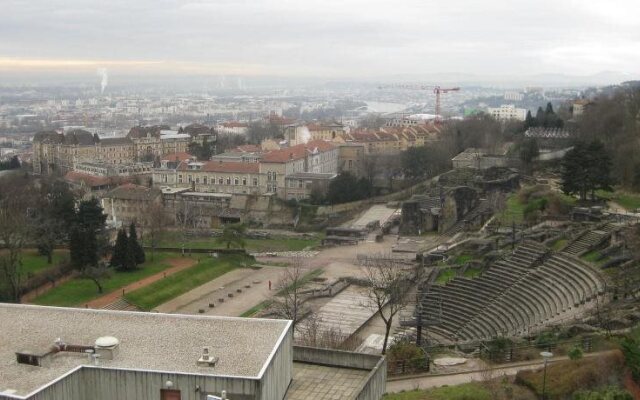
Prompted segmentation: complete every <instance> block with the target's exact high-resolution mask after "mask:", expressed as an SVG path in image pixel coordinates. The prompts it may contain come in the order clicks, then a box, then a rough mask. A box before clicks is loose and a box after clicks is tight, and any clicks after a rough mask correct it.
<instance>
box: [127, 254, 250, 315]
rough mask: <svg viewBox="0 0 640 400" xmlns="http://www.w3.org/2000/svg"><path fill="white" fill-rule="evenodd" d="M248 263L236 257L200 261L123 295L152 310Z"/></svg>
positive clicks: (244, 259) (132, 301) (246, 260)
mask: <svg viewBox="0 0 640 400" xmlns="http://www.w3.org/2000/svg"><path fill="white" fill-rule="evenodd" d="M248 262H249V259H248V258H247V257H243V256H238V255H231V256H221V257H219V258H206V259H202V260H200V262H198V263H197V264H196V265H194V266H193V267H191V268H188V269H185V270H183V271H180V272H178V273H175V274H173V275H170V276H168V277H166V278H164V279H161V280H159V281H156V282H154V283H152V284H151V285H149V286H146V287H143V288H140V289H138V290H134V291H133V292H131V293H127V294H125V298H126V299H127V300H128V301H130V302H131V303H133V304H135V305H136V306H138V307H140V308H142V309H143V310H152V309H153V308H155V307H157V306H159V305H160V304H163V303H166V302H167V301H169V300H171V299H174V298H176V297H178V296H180V295H182V294H184V293H186V292H188V291H190V290H191V289H194V288H196V287H198V286H200V285H203V284H205V283H207V282H209V281H211V280H213V279H215V278H217V277H219V276H222V275H224V274H226V273H227V272H229V271H231V270H234V269H236V268H238V267H240V266H241V265H243V264H246V263H248Z"/></svg>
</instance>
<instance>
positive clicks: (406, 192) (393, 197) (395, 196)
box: [316, 178, 435, 216]
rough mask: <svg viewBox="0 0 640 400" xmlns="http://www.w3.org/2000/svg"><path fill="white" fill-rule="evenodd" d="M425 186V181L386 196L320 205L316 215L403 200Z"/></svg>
mask: <svg viewBox="0 0 640 400" xmlns="http://www.w3.org/2000/svg"><path fill="white" fill-rule="evenodd" d="M434 179H435V178H434ZM424 187H425V183H424V182H421V183H418V184H417V185H414V186H411V187H408V188H406V189H403V190H400V191H398V192H393V193H389V194H386V195H384V196H377V197H372V198H370V199H366V200H358V201H352V202H351V203H342V204H335V205H332V206H320V207H318V210H317V211H316V215H318V216H323V215H329V214H336V213H340V212H346V211H352V210H356V209H358V208H360V207H363V206H365V205H367V204H372V203H386V202H388V201H397V200H403V199H406V198H408V197H411V195H413V194H414V193H418V192H419V191H422V190H423V189H424Z"/></svg>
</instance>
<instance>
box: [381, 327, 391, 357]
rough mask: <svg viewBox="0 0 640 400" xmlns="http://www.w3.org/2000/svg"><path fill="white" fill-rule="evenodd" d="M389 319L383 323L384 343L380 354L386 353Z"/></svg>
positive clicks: (389, 330)
mask: <svg viewBox="0 0 640 400" xmlns="http://www.w3.org/2000/svg"><path fill="white" fill-rule="evenodd" d="M391 321H392V319H389V321H388V322H386V323H385V326H384V344H383V345H382V354H383V355H384V354H387V344H388V343H389V333H391Z"/></svg>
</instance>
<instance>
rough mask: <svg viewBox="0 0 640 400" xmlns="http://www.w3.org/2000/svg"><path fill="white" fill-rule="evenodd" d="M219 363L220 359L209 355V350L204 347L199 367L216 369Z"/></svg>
mask: <svg viewBox="0 0 640 400" xmlns="http://www.w3.org/2000/svg"><path fill="white" fill-rule="evenodd" d="M217 362H218V357H213V356H211V354H210V353H209V348H208V347H203V348H202V354H201V355H200V358H199V359H198V365H199V366H201V367H215V366H216V363H217Z"/></svg>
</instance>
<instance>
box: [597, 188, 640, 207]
mask: <svg viewBox="0 0 640 400" xmlns="http://www.w3.org/2000/svg"><path fill="white" fill-rule="evenodd" d="M597 195H598V196H599V197H601V198H603V199H607V200H612V201H615V202H616V203H618V204H620V205H621V206H622V207H624V208H625V209H626V210H627V211H632V210H635V209H636V208H640V194H636V193H629V192H623V191H620V190H616V191H615V192H605V191H603V190H599V191H598V192H597Z"/></svg>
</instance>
